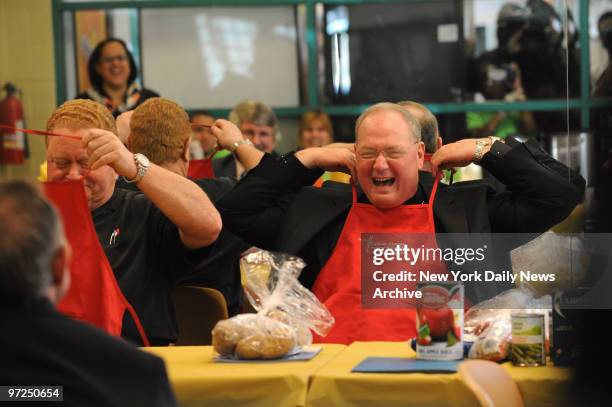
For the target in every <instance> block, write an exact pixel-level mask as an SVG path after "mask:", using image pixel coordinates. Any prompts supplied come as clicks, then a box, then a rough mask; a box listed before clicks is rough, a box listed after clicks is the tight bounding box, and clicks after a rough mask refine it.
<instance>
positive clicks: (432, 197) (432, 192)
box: [429, 171, 444, 206]
mask: <svg viewBox="0 0 612 407" xmlns="http://www.w3.org/2000/svg"><path fill="white" fill-rule="evenodd" d="M442 175H444V173H443V172H442V171H438V175H436V179H435V180H434V184H433V188H432V189H431V195H429V206H433V203H434V199H435V198H436V192H438V184H439V183H440V180H441V179H442Z"/></svg>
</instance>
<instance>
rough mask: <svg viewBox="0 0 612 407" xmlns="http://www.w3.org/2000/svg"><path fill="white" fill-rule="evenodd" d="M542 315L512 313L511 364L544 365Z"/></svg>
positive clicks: (544, 351)
mask: <svg viewBox="0 0 612 407" xmlns="http://www.w3.org/2000/svg"><path fill="white" fill-rule="evenodd" d="M544 329H545V328H544V315H542V314H513V315H512V364H513V365H515V366H544V365H546V349H545V343H546V342H545V338H544V332H545V330H544Z"/></svg>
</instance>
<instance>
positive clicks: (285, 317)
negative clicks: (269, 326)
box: [266, 309, 312, 346]
mask: <svg viewBox="0 0 612 407" xmlns="http://www.w3.org/2000/svg"><path fill="white" fill-rule="evenodd" d="M266 316H268V317H269V318H272V319H275V320H277V321H280V322H282V323H284V324H286V325H289V326H290V327H292V328H293V329H294V330H295V335H296V346H308V345H312V333H310V329H308V328H307V327H306V326H304V324H300V323H299V322H298V321H296V320H295V319H293V318H291V317H290V316H289V314H288V313H286V312H285V311H282V310H280V309H274V310H272V311H268V313H267V314H266Z"/></svg>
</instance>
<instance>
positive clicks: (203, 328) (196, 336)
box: [174, 286, 228, 346]
mask: <svg viewBox="0 0 612 407" xmlns="http://www.w3.org/2000/svg"><path fill="white" fill-rule="evenodd" d="M174 304H175V307H176V319H177V321H178V329H179V335H178V340H177V342H176V344H177V345H178V346H197V345H210V344H211V343H212V337H211V333H210V332H211V331H212V329H213V328H214V326H215V325H216V324H217V322H218V321H220V320H222V319H227V316H228V315H227V303H226V302H225V297H223V294H221V293H220V292H219V291H217V290H215V289H213V288H205V287H182V286H179V287H176V289H175V290H174Z"/></svg>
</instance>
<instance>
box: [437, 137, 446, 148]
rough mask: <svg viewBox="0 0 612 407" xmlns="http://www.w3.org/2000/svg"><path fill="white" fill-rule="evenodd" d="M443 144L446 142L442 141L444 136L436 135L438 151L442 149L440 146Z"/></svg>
mask: <svg viewBox="0 0 612 407" xmlns="http://www.w3.org/2000/svg"><path fill="white" fill-rule="evenodd" d="M442 144H444V143H443V142H442V137H440V136H438V137H436V151H438V150H439V149H440V147H442Z"/></svg>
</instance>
